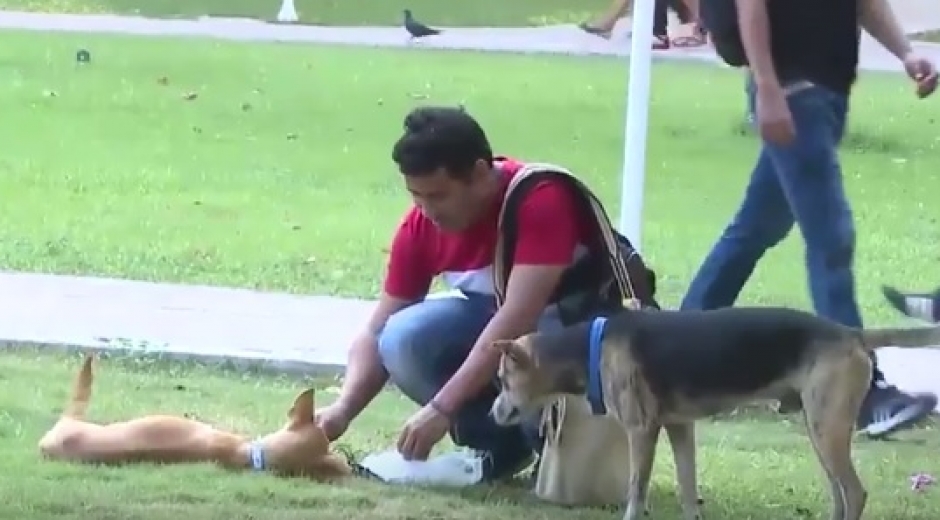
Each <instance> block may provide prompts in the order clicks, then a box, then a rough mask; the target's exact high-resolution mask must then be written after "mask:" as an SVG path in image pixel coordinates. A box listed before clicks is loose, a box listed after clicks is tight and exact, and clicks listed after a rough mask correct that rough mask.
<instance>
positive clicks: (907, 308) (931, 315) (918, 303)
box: [881, 286, 940, 323]
mask: <svg viewBox="0 0 940 520" xmlns="http://www.w3.org/2000/svg"><path fill="white" fill-rule="evenodd" d="M881 292H882V293H884V295H885V298H886V299H887V300H888V303H890V304H891V306H892V307H894V308H895V309H897V310H898V311H899V312H900V313H902V314H904V315H905V316H910V317H911V318H917V319H919V320H924V321H929V322H933V323H936V322H938V321H940V288H938V289H937V290H935V291H934V292H933V293H930V294H924V293H902V292H901V291H899V290H897V289H895V288H894V287H889V286H883V287H882V288H881Z"/></svg>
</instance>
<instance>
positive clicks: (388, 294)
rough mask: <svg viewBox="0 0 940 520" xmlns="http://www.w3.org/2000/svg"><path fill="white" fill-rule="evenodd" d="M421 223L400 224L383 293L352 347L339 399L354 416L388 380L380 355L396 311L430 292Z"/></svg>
mask: <svg viewBox="0 0 940 520" xmlns="http://www.w3.org/2000/svg"><path fill="white" fill-rule="evenodd" d="M417 226H418V224H416V222H415V221H414V220H412V219H409V217H408V216H406V217H405V220H404V221H402V224H401V225H400V226H399V228H398V231H397V232H396V234H395V238H394V239H393V240H392V247H391V252H390V253H389V260H388V268H387V271H386V275H385V283H384V291H383V293H382V296H381V297H380V298H379V302H378V304H376V306H375V309H374V310H373V311H372V315H371V316H370V317H369V320H368V321H367V322H366V325H365V327H364V328H363V330H362V331H361V332H360V333H359V334H358V335H357V336H356V339H355V340H354V341H353V344H352V346H351V347H350V349H349V356H348V360H347V362H346V376H345V378H344V380H343V388H342V390H341V391H340V395H339V397H338V398H337V400H336V402H337V403H338V404H339V405H340V406H341V407H342V409H343V413H344V415H345V416H346V417H349V419H350V420H352V418H354V417H356V416H357V415H359V414H360V413H362V410H363V409H364V408H365V407H366V406H368V404H369V403H370V402H371V401H372V399H374V398H375V396H376V395H378V393H379V392H380V391H382V387H383V386H384V385H385V382H386V381H388V373H387V372H386V371H385V368H384V367H383V366H382V360H381V359H380V357H379V348H378V346H379V334H381V332H382V329H383V328H384V327H385V324H386V323H387V322H388V319H389V318H391V317H392V315H393V314H395V313H396V312H398V311H400V310H402V309H404V308H405V307H407V306H409V305H411V304H413V303H415V302H417V301H419V300H421V299H422V298H423V297H424V296H426V295H427V293H428V290H429V289H430V286H431V280H432V279H433V278H434V275H433V273H432V270H431V269H430V268H429V266H428V261H427V255H425V254H424V248H423V244H424V241H423V240H421V237H420V229H419V228H418V227H417Z"/></svg>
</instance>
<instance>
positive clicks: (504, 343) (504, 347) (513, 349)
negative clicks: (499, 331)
mask: <svg viewBox="0 0 940 520" xmlns="http://www.w3.org/2000/svg"><path fill="white" fill-rule="evenodd" d="M493 348H495V349H496V350H498V351H499V352H500V354H502V355H504V356H506V358H507V359H509V360H510V361H512V362H513V363H515V364H516V365H519V366H522V367H527V366H529V365H530V364H531V363H532V357H531V356H530V355H529V351H528V350H526V348H525V347H523V346H522V343H520V342H519V341H518V340H513V339H501V340H498V341H494V342H493Z"/></svg>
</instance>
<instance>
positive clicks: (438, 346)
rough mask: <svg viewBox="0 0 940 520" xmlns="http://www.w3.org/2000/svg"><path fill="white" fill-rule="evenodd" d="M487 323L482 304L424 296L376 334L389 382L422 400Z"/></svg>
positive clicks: (447, 374) (460, 359) (449, 372)
mask: <svg viewBox="0 0 940 520" xmlns="http://www.w3.org/2000/svg"><path fill="white" fill-rule="evenodd" d="M488 321H489V315H488V314H487V312H486V310H485V307H483V306H481V305H479V304H477V303H475V302H470V301H468V300H462V299H459V298H446V299H445V298H442V299H433V300H425V301H424V302H421V303H417V304H415V305H412V306H410V307H406V308H404V309H402V310H401V311H398V312H397V313H395V314H393V315H392V316H391V317H390V318H389V319H388V321H387V322H386V324H385V327H384V328H383V329H382V333H381V334H380V335H379V342H378V343H379V357H380V359H381V361H382V365H383V366H384V367H385V370H386V371H387V372H388V374H389V378H390V379H391V381H392V383H394V384H395V386H397V387H398V388H399V389H401V390H402V391H403V392H404V393H405V394H407V395H408V396H409V397H410V398H412V399H413V400H415V401H418V402H423V401H425V400H427V399H430V398H431V397H432V395H428V394H433V393H434V392H436V391H437V390H438V387H440V386H441V385H443V384H444V383H445V382H446V381H447V379H448V378H449V377H450V376H451V375H452V373H453V372H454V371H456V370H457V368H459V367H460V364H461V363H462V362H463V360H464V358H465V357H466V355H467V353H468V352H469V349H470V347H471V346H472V345H473V343H474V341H476V338H477V336H478V335H479V334H480V331H482V329H483V327H485V326H486V323H487V322H488Z"/></svg>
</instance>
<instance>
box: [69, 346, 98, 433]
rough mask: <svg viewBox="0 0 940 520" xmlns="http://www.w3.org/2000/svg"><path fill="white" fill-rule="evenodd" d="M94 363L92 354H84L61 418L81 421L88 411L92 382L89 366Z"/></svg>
mask: <svg viewBox="0 0 940 520" xmlns="http://www.w3.org/2000/svg"><path fill="white" fill-rule="evenodd" d="M94 361H95V356H94V354H90V353H89V354H85V360H84V361H83V362H82V368H81V370H79V371H78V376H77V377H76V378H75V383H74V385H73V386H72V395H71V397H69V402H68V404H66V405H65V411H64V412H62V416H63V417H71V418H72V419H81V418H82V417H84V416H85V411H86V410H88V401H90V400H91V384H92V382H94V379H95V378H94V375H93V374H92V370H91V366H92V364H93V363H94Z"/></svg>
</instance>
